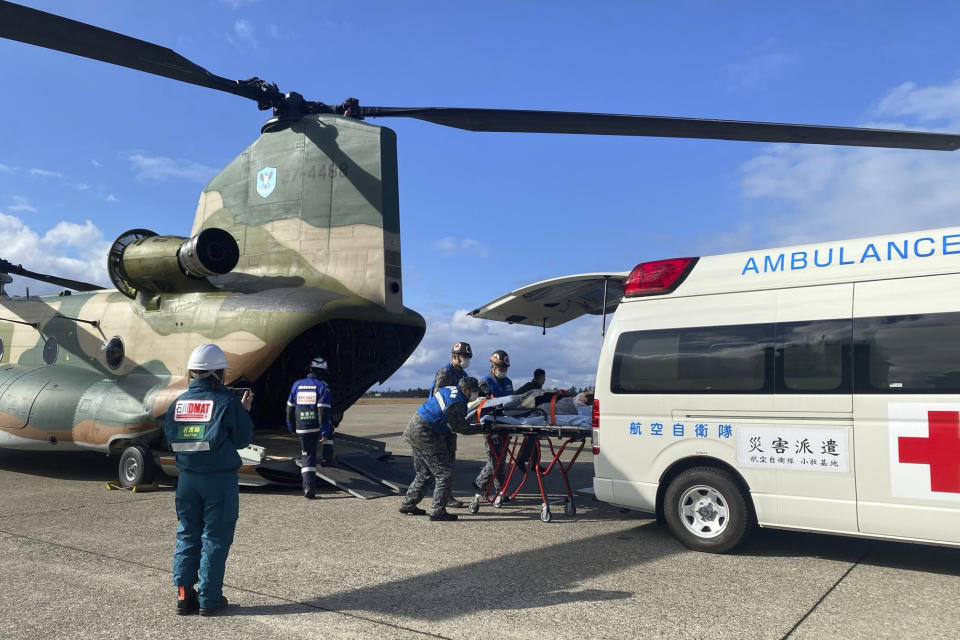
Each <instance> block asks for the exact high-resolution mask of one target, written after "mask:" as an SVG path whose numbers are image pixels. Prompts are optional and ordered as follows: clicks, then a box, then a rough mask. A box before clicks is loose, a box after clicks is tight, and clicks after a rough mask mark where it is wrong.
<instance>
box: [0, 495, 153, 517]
mask: <svg viewBox="0 0 960 640" xmlns="http://www.w3.org/2000/svg"><path fill="white" fill-rule="evenodd" d="M160 497H161V496H149V497H144V498H132V499H129V500H116V501H114V502H98V503H96V504H94V505H89V504H78V505H74V506H72V507H59V508H57V509H46V510H44V511H24V512H22V513H5V514H3V515H0V520H6V519H8V518H22V517H24V516H42V515H44V514H47V513H63V512H64V511H76V510H78V509H87V508H89V507H91V506H100V505H115V504H128V503H130V502H144V501H146V500H156V499H158V498H160Z"/></svg>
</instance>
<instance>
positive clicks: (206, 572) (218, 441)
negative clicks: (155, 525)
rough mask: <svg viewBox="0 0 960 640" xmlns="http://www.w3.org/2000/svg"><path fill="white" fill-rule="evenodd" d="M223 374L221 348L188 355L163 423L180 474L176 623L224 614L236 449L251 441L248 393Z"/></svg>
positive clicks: (236, 501)
mask: <svg viewBox="0 0 960 640" xmlns="http://www.w3.org/2000/svg"><path fill="white" fill-rule="evenodd" d="M226 368H227V358H226V356H225V355H224V353H223V351H222V350H221V349H220V347H218V346H216V345H213V344H202V345H200V346H199V347H197V348H196V349H194V350H193V353H192V354H190V360H189V362H188V363H187V369H188V370H189V374H190V386H189V387H188V388H187V391H186V392H185V393H183V394H181V395H180V397H178V398H177V399H176V400H175V401H174V402H173V404H171V405H170V408H169V409H168V410H167V415H166V421H165V422H164V434H165V435H166V438H167V443H168V444H169V445H170V449H172V450H173V452H174V454H175V457H176V463H177V469H179V471H180V473H179V477H178V480H177V495H176V506H177V519H178V520H179V521H180V525H179V526H178V527H177V548H176V551H175V552H174V554H173V584H174V586H176V587H177V614H179V615H185V614H188V613H193V612H194V611H198V610H199V612H200V615H202V616H207V615H214V614H215V613H216V612H217V611H219V610H221V609H223V608H224V607H226V606H227V599H226V598H225V597H224V596H223V573H224V567H225V565H226V563H227V554H228V553H229V551H230V545H231V544H232V543H233V532H234V529H235V528H236V525H237V516H238V514H239V510H240V491H239V485H238V479H237V469H239V468H240V465H241V461H240V454H238V453H237V449H242V448H244V447H246V446H247V445H249V444H250V442H251V440H253V421H252V420H251V419H250V416H249V414H248V412H249V411H250V405H251V404H252V402H253V394H252V393H251V392H250V390H247V391H245V392H244V394H243V398H238V397H237V396H235V395H234V394H233V393H231V392H230V390H229V389H227V387H226V386H224V384H223V374H224V370H225V369H226ZM198 581H199V584H198ZM195 584H196V585H197V587H198V590H199V593H198V590H195V589H194V585H195Z"/></svg>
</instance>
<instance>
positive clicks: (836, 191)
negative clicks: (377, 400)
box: [0, 0, 960, 388]
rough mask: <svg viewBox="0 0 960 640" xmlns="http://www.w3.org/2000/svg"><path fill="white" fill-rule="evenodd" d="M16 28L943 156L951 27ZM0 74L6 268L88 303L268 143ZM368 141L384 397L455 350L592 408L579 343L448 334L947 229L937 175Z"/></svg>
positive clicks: (188, 23)
mask: <svg viewBox="0 0 960 640" xmlns="http://www.w3.org/2000/svg"><path fill="white" fill-rule="evenodd" d="M25 4H28V5H30V6H32V7H35V8H38V9H42V10H44V11H50V12H53V13H59V14H61V15H65V16H67V17H70V18H73V19H76V20H81V21H84V22H89V23H91V24H95V25H97V26H101V27H104V28H107V29H111V30H114V31H119V32H122V33H126V34H128V35H131V36H134V37H137V38H141V39H144V40H148V41H151V42H154V43H157V44H161V45H163V46H167V47H170V48H172V49H174V50H175V51H177V52H178V53H180V54H182V55H184V56H185V57H187V58H189V59H190V60H192V61H194V62H196V63H197V64H200V65H201V66H204V67H206V68H207V69H209V70H210V71H211V72H213V73H215V74H217V75H221V76H224V77H228V78H247V77H250V76H253V75H256V76H259V77H261V78H265V79H268V80H271V81H274V82H277V83H278V84H279V86H280V88H281V89H282V90H287V91H289V90H296V91H299V92H300V93H302V94H304V95H305V96H306V97H307V98H309V99H315V100H323V101H325V102H330V103H336V102H339V101H341V100H342V99H344V98H346V97H349V96H356V97H358V98H360V100H361V103H363V104H368V105H381V106H464V107H503V108H526V109H555V110H570V111H599V112H612V113H636V114H649V115H674V116H689V117H708V118H721V119H737V120H764V121H774V122H797V123H810V124H834V125H852V126H883V127H890V128H921V129H928V130H949V131H960V49H957V47H956V44H955V43H956V36H955V25H956V24H958V23H960V5H957V4H955V3H948V2H942V3H935V2H916V3H909V4H908V3H902V2H855V1H853V2H844V3H835V2H809V3H802V5H800V4H790V5H788V4H787V3H769V2H763V3H761V2H744V3H725V4H718V3H708V2H674V3H657V4H654V3H636V2H608V3H605V4H602V5H592V6H590V7H588V6H587V5H584V4H583V3H579V2H526V3H489V2H488V3H471V4H469V5H468V4H466V3H461V6H458V7H456V8H451V7H452V5H451V3H439V2H424V3H416V4H412V5H411V4H409V3H396V2H390V3H388V2H368V3H364V4H362V5H358V4H356V3H344V2H305V1H287V2H283V3H279V2H268V1H267V0H261V1H259V2H257V1H245V0H233V1H222V2H221V1H213V0H209V1H205V2H202V1H201V2H197V1H195V2H185V1H180V0H171V1H168V2H164V3H139V2H137V3H133V2H122V1H120V0H113V1H108V0H95V1H91V0H88V1H85V2H83V3H77V2H66V1H40V0H37V1H32V2H25ZM0 60H2V62H3V70H4V97H5V99H4V100H3V101H0V115H2V117H3V122H4V129H3V134H2V144H0V240H2V242H3V244H4V248H3V252H2V253H0V257H5V258H7V259H9V260H11V261H13V262H22V263H23V264H24V266H26V267H28V268H31V269H34V270H37V271H48V272H49V271H55V272H57V273H60V274H62V275H66V276H72V277H77V278H81V279H88V280H96V281H99V282H106V277H105V274H104V263H105V257H104V256H105V253H104V252H105V250H106V247H107V246H109V243H110V242H111V241H112V240H113V238H114V237H116V236H117V235H118V234H119V233H120V232H122V231H124V230H125V229H128V228H131V227H146V228H152V229H154V230H155V231H157V232H160V233H165V234H180V235H185V234H187V233H188V232H189V229H190V225H191V222H192V219H193V215H194V210H195V206H196V202H197V198H198V195H199V192H200V190H201V188H202V187H203V185H204V184H205V182H206V181H207V180H209V179H210V178H211V177H212V176H213V175H214V174H215V173H216V171H217V170H218V168H220V167H223V166H224V165H226V164H227V162H229V160H230V159H231V158H233V157H234V156H235V155H237V154H238V153H239V152H240V151H242V150H243V149H244V148H245V147H246V146H247V145H248V144H249V143H250V142H252V141H253V140H254V139H255V138H256V136H257V135H258V133H259V127H260V125H261V124H262V122H263V121H264V120H265V119H266V118H267V117H268V116H267V114H265V113H262V112H259V111H257V110H256V108H255V107H254V106H253V105H252V104H251V103H248V101H246V100H243V99H241V98H237V97H234V96H230V95H227V94H222V93H219V92H215V91H210V90H205V89H202V88H199V87H194V86H190V85H185V84H180V83H176V82H174V81H171V80H167V79H164V78H158V77H153V76H150V75H147V74H143V73H138V72H135V71H131V70H127V69H123V68H120V67H113V66H110V65H106V64H103V63H99V62H94V61H89V60H85V59H81V58H77V57H75V56H69V55H66V54H62V53H59V52H53V51H46V50H42V49H38V48H36V47H31V46H28V45H23V44H19V43H14V42H9V41H0ZM372 122H373V123H375V124H380V125H384V126H389V127H391V128H392V129H394V130H395V131H396V132H397V134H398V139H399V142H398V145H399V163H400V166H399V171H400V208H401V231H402V242H403V262H404V279H405V291H404V299H405V303H406V304H407V306H409V307H411V308H414V309H416V310H418V311H419V312H420V313H422V314H423V315H424V316H425V317H426V318H427V320H428V326H429V328H428V333H427V336H426V338H425V340H424V343H423V344H422V345H421V347H420V348H419V349H418V351H417V353H415V354H414V356H413V358H411V361H410V362H409V363H408V364H407V365H406V366H405V367H404V368H403V369H401V370H400V372H398V374H397V375H395V376H394V378H393V379H391V380H390V381H388V382H387V383H386V386H387V387H394V388H396V387H405V386H411V385H412V386H418V385H424V384H426V383H427V382H429V378H430V375H431V372H432V371H433V370H435V369H436V368H437V367H438V366H440V364H442V363H443V361H444V360H446V358H447V353H448V350H449V347H450V345H451V344H452V343H453V342H455V341H457V340H467V341H469V342H471V343H472V344H473V346H474V348H475V352H476V360H475V362H476V364H475V365H474V366H473V367H471V369H473V370H474V371H473V373H476V374H480V373H484V371H483V369H484V367H483V362H484V360H485V355H487V354H488V353H489V352H490V351H492V350H493V349H496V348H504V349H506V350H507V351H509V352H510V354H511V358H512V360H513V362H514V368H513V369H512V370H511V375H512V377H513V378H514V379H515V380H517V381H522V380H526V379H527V378H528V377H529V375H530V372H532V370H533V368H535V367H537V366H542V367H543V368H545V369H547V370H548V378H549V379H550V381H551V382H553V383H555V384H561V385H568V384H576V385H578V386H580V385H585V384H589V383H590V381H591V380H592V379H593V376H594V373H595V366H596V358H597V355H598V353H599V345H600V335H599V334H600V326H599V324H600V323H599V319H596V318H587V319H583V320H580V321H577V322H574V323H571V325H570V326H567V327H564V328H560V329H557V330H554V331H548V334H547V336H545V337H544V336H541V335H540V331H539V330H537V329H534V328H530V327H508V326H499V325H493V324H491V323H482V322H479V321H475V320H472V319H469V318H466V317H464V312H465V311H466V310H469V309H473V308H475V307H477V306H479V305H480V304H482V303H484V302H487V301H489V300H491V299H493V298H495V297H497V296H499V295H501V294H503V293H505V292H507V291H509V290H510V289H513V288H515V287H518V286H521V285H524V284H527V283H530V282H533V281H536V280H541V279H545V278H548V277H552V276H558V275H564V274H568V273H579V272H588V271H603V270H613V271H623V270H628V269H630V268H632V267H633V266H634V265H635V264H636V263H637V262H641V261H644V260H650V259H656V258H663V257H672V256H676V255H707V254H711V253H720V252H726V251H738V250H746V249H751V248H761V247H766V246H775V245H782V244H790V243H795V242H802V241H807V240H826V239H830V238H842V237H856V236H862V235H869V234H874V233H884V232H888V231H904V230H910V229H919V228H925V227H935V226H947V225H951V224H955V221H956V219H957V215H956V211H957V208H958V204H960V181H958V180H957V176H958V170H960V153H958V152H955V153H942V152H912V151H893V150H875V149H851V148H844V147H836V148H835V147H817V146H809V147H800V146H795V145H780V146H776V145H768V144H759V143H744V142H722V141H700V140H670V139H643V138H613V137H601V136H559V135H541V134H489V133H470V132H465V131H459V130H456V129H449V128H445V127H440V126H437V125H432V124H429V123H422V122H418V121H415V120H410V121H405V120H403V119H396V120H389V119H378V120H373V121H372ZM18 286H21V287H22V284H19V285H18ZM13 290H14V291H17V290H18V289H17V288H16V287H14V289H13ZM31 290H32V291H36V290H42V289H41V288H39V287H37V286H36V285H31Z"/></svg>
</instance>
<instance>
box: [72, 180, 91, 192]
mask: <svg viewBox="0 0 960 640" xmlns="http://www.w3.org/2000/svg"><path fill="white" fill-rule="evenodd" d="M73 186H74V187H76V188H77V191H87V190H88V189H89V188H90V185H88V184H86V183H84V182H78V183H77V184H75V185H73Z"/></svg>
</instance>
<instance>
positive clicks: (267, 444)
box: [154, 432, 410, 500]
mask: <svg viewBox="0 0 960 640" xmlns="http://www.w3.org/2000/svg"><path fill="white" fill-rule="evenodd" d="M268 451H269V452H270V453H269V454H268V453H267V452H268ZM336 451H337V453H336V456H335V459H336V462H337V464H336V466H325V467H324V466H320V467H317V478H318V479H319V480H321V481H322V482H326V483H327V484H328V485H330V486H332V487H335V488H337V489H339V490H341V491H345V492H347V493H349V494H350V495H352V496H354V497H357V498H362V499H364V500H370V499H372V498H382V497H385V496H390V495H398V494H400V493H404V492H406V490H407V483H408V482H409V480H410V475H409V474H406V473H403V472H402V471H400V470H399V469H398V468H397V467H396V466H395V465H393V464H391V463H390V462H389V458H390V455H391V454H390V452H389V451H387V450H386V445H385V444H384V443H383V442H380V441H378V440H373V439H371V438H361V437H357V436H352V435H349V434H344V433H338V434H337V435H336ZM239 453H240V458H241V460H242V462H243V464H242V466H241V467H240V468H239V469H238V470H237V475H238V478H239V482H240V485H241V486H247V487H263V486H268V485H279V486H291V487H294V486H295V487H300V486H301V482H302V480H301V469H300V443H299V442H298V441H297V440H295V439H293V438H291V437H290V436H289V435H288V434H286V432H283V433H280V432H268V433H261V434H258V435H257V444H252V445H250V446H249V447H246V448H244V449H241V450H239ZM274 454H276V455H274ZM154 457H155V459H156V462H157V464H158V466H160V468H161V469H163V471H164V473H166V474H167V475H171V476H176V475H177V468H176V465H175V463H174V457H173V454H172V453H168V452H155V453H154Z"/></svg>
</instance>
